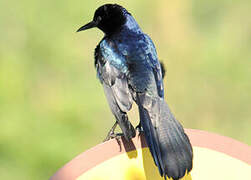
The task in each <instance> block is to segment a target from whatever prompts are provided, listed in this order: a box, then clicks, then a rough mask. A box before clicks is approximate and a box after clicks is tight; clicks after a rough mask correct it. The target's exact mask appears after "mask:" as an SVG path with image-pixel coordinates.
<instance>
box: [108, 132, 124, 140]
mask: <svg viewBox="0 0 251 180" xmlns="http://www.w3.org/2000/svg"><path fill="white" fill-rule="evenodd" d="M121 136H123V133H114V132H112V133H108V135H107V136H106V138H105V139H104V142H105V141H108V140H110V139H114V138H115V139H116V140H117V141H118V140H119V138H120V137H121Z"/></svg>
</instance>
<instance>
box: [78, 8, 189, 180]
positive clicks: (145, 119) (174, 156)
mask: <svg viewBox="0 0 251 180" xmlns="http://www.w3.org/2000/svg"><path fill="white" fill-rule="evenodd" d="M92 27H98V28H99V29H101V30H102V31H103V32H104V33H105V36H104V38H103V39H102V40H101V42H100V43H99V44H98V46H97V47H96V49H95V67H96V70H97V74H98V78H99V80H100V82H101V83H102V85H103V88H104V92H105V95H106V98H107V100H108V103H109V106H110V109H111V111H112V113H113V114H114V116H115V118H116V123H115V126H113V128H112V130H111V133H110V134H112V133H113V131H114V127H116V124H117V123H118V124H119V126H120V128H121V130H122V132H123V134H124V137H125V138H126V139H127V140H129V139H130V138H132V137H134V136H135V129H134V127H133V126H132V124H131V123H130V121H129V119H128V116H127V112H128V111H129V110H130V109H131V107H132V103H133V101H135V102H136V103H137V105H138V108H139V116H140V124H139V126H141V127H142V128H143V131H144V135H145V138H146V142H147V144H148V147H149V149H150V152H151V154H152V156H153V159H154V162H155V164H156V166H157V167H158V169H159V172H160V175H161V176H164V177H165V179H166V177H172V178H173V179H174V180H178V179H179V178H181V177H183V176H184V175H185V173H186V172H189V171H190V170H191V169H192V159H193V152H192V146H191V144H190V141H189V139H188V137H187V135H186V134H185V132H184V129H183V127H182V126H181V124H180V123H179V122H178V121H177V120H176V119H175V117H174V116H173V115H172V113H171V111H170V109H169V107H168V105H167V103H166V102H165V100H164V88H163V80H162V72H161V71H162V70H161V66H160V63H159V60H158V57H157V53H156V49H155V46H154V44H153V42H152V40H151V38H150V37H149V36H148V35H146V34H144V33H143V32H142V30H141V29H140V27H139V25H138V24H137V22H136V21H135V19H134V18H133V17H132V16H131V14H130V13H128V12H127V10H125V9H124V8H123V7H121V6H119V5H116V4H106V5H104V6H101V7H99V8H98V9H97V10H96V12H95V15H94V19H93V21H92V22H90V23H88V24H87V25H85V26H83V27H81V28H80V29H79V30H78V31H81V30H85V29H88V28H92Z"/></svg>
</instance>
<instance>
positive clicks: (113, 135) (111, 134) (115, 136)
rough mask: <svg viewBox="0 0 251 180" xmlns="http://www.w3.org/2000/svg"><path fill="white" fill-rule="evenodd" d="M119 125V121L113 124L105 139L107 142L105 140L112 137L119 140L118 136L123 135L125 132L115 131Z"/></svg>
mask: <svg viewBox="0 0 251 180" xmlns="http://www.w3.org/2000/svg"><path fill="white" fill-rule="evenodd" d="M117 125H118V122H117V121H116V122H115V123H114V125H113V126H112V128H111V130H110V131H109V132H108V134H107V136H106V138H105V139H104V142H105V141H108V140H110V139H112V138H115V139H116V140H118V138H119V137H120V136H123V133H116V134H115V133H114V131H115V129H116V127H117Z"/></svg>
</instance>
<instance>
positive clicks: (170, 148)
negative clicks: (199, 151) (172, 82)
mask: <svg viewBox="0 0 251 180" xmlns="http://www.w3.org/2000/svg"><path fill="white" fill-rule="evenodd" d="M137 103H138V106H139V113H140V122H141V125H142V127H143V130H144V133H145V138H146V142H147V144H148V146H149V149H150V152H151V154H152V156H153V159H154V162H155V164H156V166H157V167H158V169H159V172H160V174H161V176H164V177H165V178H166V176H167V177H169V178H170V177H172V178H173V179H174V180H178V179H180V178H182V177H183V176H184V175H185V174H186V172H189V171H191V169H192V159H193V151H192V146H191V144H190V141H189V139H188V137H187V135H186V134H185V132H184V129H183V127H182V126H181V124H180V123H179V122H178V121H177V120H176V119H175V118H174V116H173V115H172V113H171V111H170V109H169V107H168V105H167V104H166V103H165V101H164V100H163V99H162V98H159V97H157V98H154V97H150V96H148V95H146V94H138V95H137Z"/></svg>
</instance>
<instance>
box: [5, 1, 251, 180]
mask: <svg viewBox="0 0 251 180" xmlns="http://www.w3.org/2000/svg"><path fill="white" fill-rule="evenodd" d="M106 2H107V1H91V0H89V1H83V0H82V1H80V0H76V1H69V0H68V1H65V0H60V1H59V0H54V1H51V0H43V1H38V0H34V1H32V0H22V1H13V0H10V1H7V0H2V1H1V2H0V179H8V180H9V179H19V180H28V179H37V180H42V179H48V178H49V177H50V176H51V175H52V174H53V173H54V172H56V170H58V169H59V168H60V167H61V166H62V165H64V164H65V163H66V162H68V161H69V160H71V159H72V158H73V157H75V156H76V155H78V154H79V153H81V152H83V151H84V150H86V149H88V148H90V147H92V146H95V145H96V144H98V143H100V142H102V140H103V139H104V137H105V136H106V133H107V132H108V130H109V128H110V127H111V126H112V124H113V123H114V118H113V116H112V114H111V112H110V110H109V108H108V105H107V102H106V99H105V97H104V93H103V89H102V87H101V85H100V84H99V81H98V80H97V79H96V72H95V69H94V66H93V52H94V48H95V46H96V44H97V43H98V42H99V41H100V40H101V38H102V37H103V33H102V32H101V31H99V30H97V29H96V30H94V29H93V30H89V31H86V32H82V33H75V31H76V30H77V29H78V28H79V27H80V26H81V25H83V24H85V23H86V22H89V21H90V20H91V19H92V17H93V13H94V11H95V9H96V8H97V7H99V6H100V5H102V4H104V3H106ZM110 2H116V3H119V4H121V5H123V6H124V7H126V8H127V9H128V10H129V11H130V12H131V13H132V14H133V16H134V17H135V18H136V20H137V21H138V23H139V24H140V26H141V28H142V29H143V30H144V32H145V33H147V34H149V35H150V36H151V37H152V39H153V41H154V42H155V45H156V48H157V52H158V55H159V58H160V59H161V60H163V61H164V63H165V66H166V69H167V77H166V78H165V89H166V99H167V102H168V103H169V105H170V107H171V109H172V111H173V112H174V114H175V116H176V117H177V119H179V120H180V121H181V122H182V124H183V125H184V127H186V128H195V129H202V130H206V131H210V132H215V133H218V134H221V135H224V136H229V137H232V138H234V139H237V140H239V141H242V142H244V143H247V144H249V145H251V109H250V108H251V18H250V12H251V1H250V0H239V1H230V0H217V1H216V0H202V1H201V0H186V1H184V0H178V1H166V0H159V1H150V0H148V1H145V0H144V1H143V0H142V1H135V0H124V1H110ZM130 118H131V120H132V121H133V122H134V124H137V122H138V115H137V111H136V108H135V107H134V109H133V110H132V112H130Z"/></svg>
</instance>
